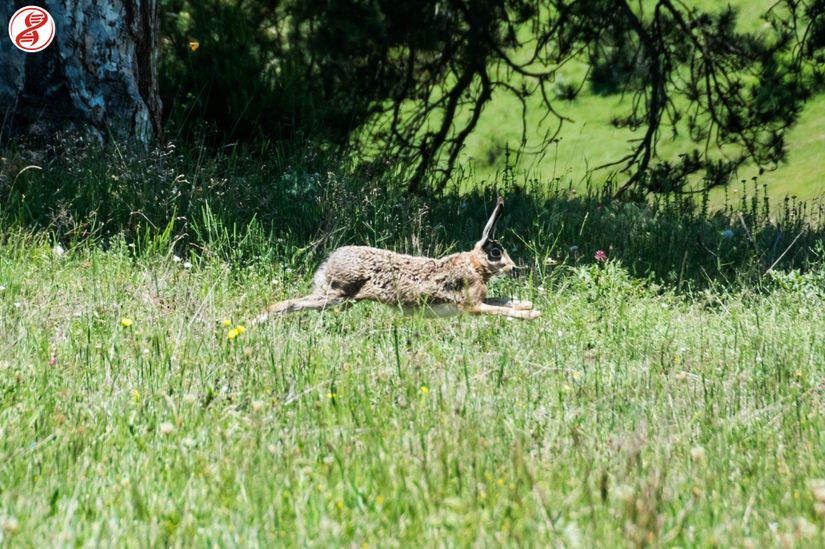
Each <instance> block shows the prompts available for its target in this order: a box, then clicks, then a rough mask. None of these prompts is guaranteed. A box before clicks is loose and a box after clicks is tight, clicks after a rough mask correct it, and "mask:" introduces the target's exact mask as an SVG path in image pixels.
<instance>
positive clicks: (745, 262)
mask: <svg viewBox="0 0 825 549" xmlns="http://www.w3.org/2000/svg"><path fill="white" fill-rule="evenodd" d="M27 166H29V168H26V167H27ZM31 166H37V168H31ZM399 173H400V172H399V171H397V170H393V169H392V167H388V166H371V167H367V168H360V169H352V166H350V165H349V164H348V163H347V162H346V161H343V162H342V161H341V160H340V159H335V158H330V157H329V156H328V155H324V154H321V153H319V152H318V151H316V150H314V149H313V148H311V147H305V148H296V149H290V150H279V151H278V152H276V153H267V154H265V155H256V157H255V158H247V157H245V156H244V155H243V154H241V153H240V152H238V151H235V150H229V151H228V152H226V153H224V154H220V155H217V156H211V157H206V156H204V154H203V152H202V151H184V152H179V151H176V150H175V149H174V147H171V146H170V147H167V148H166V149H164V150H158V151H156V152H154V153H153V154H151V155H149V156H143V157H132V156H124V155H121V154H119V153H118V152H117V151H107V150H99V149H91V148H78V147H66V148H64V149H63V150H55V151H53V152H51V153H50V154H49V155H48V156H46V155H44V157H42V158H36V157H30V156H29V157H26V156H25V155H24V154H19V155H15V154H11V155H9V157H8V158H7V159H5V160H4V161H3V163H2V165H1V166H0V208H2V209H1V210H0V221H2V222H3V225H5V226H7V227H8V226H17V227H25V228H27V229H34V230H45V231H48V232H50V233H51V234H52V235H53V236H54V238H55V239H56V240H59V241H61V242H63V243H64V244H65V245H68V246H72V245H78V244H79V243H86V242H94V243H97V244H100V245H103V246H108V245H110V244H111V243H112V242H113V240H115V239H118V240H120V241H122V240H125V241H126V242H128V243H130V244H132V245H133V249H134V253H135V254H146V253H157V252H161V253H169V252H170V251H171V250H174V251H175V253H178V254H179V255H188V256H191V257H193V258H195V259H198V258H202V257H215V258H218V259H220V260H223V261H227V262H229V263H230V264H232V265H234V266H246V265H249V264H250V263H256V262H270V263H280V264H283V265H288V266H290V267H293V268H299V269H305V270H306V271H307V273H308V275H309V273H310V272H311V271H312V269H313V267H314V265H315V263H316V262H317V261H320V259H321V258H322V256H323V255H324V254H326V253H327V252H328V251H329V250H330V249H332V248H334V247H336V246H339V245H342V244H368V245H374V246H380V247H385V248H389V249H394V250H397V251H401V252H407V253H413V254H423V255H441V254H445V253H449V252H453V251H459V250H462V249H467V248H468V247H470V246H472V244H473V243H474V242H475V240H477V239H478V237H479V236H480V234H481V229H482V227H483V226H484V222H485V221H486V219H487V216H488V213H489V211H490V208H491V207H492V204H493V203H494V200H495V197H496V195H498V194H501V195H503V196H504V197H505V199H506V205H505V214H504V217H503V218H502V221H501V222H500V224H499V229H498V237H499V239H500V240H501V241H502V243H503V244H504V245H505V247H507V248H508V249H509V250H510V252H511V256H512V257H513V258H514V259H515V261H516V262H517V263H521V264H522V265H525V266H529V267H531V268H532V269H533V271H534V272H535V273H537V274H538V275H539V276H543V275H544V274H546V272H547V270H548V269H549V267H548V265H549V264H550V263H554V262H555V263H556V264H559V263H562V264H580V263H587V262H592V261H595V259H594V255H595V253H596V251H597V250H603V251H604V252H606V254H607V256H608V257H609V258H610V259H613V260H620V261H621V262H622V264H623V265H625V266H626V267H627V269H628V270H629V272H630V273H631V274H632V275H633V276H636V277H639V278H645V279H652V280H655V281H656V282H659V283H663V284H666V285H669V286H674V287H677V288H690V289H697V288H703V287H707V286H709V285H714V284H723V285H726V286H733V285H738V284H750V283H753V282H756V281H758V280H759V279H760V278H761V277H762V276H763V275H764V273H765V272H767V271H768V270H770V269H775V270H790V269H799V270H802V271H804V270H807V269H810V268H812V267H813V266H814V265H815V264H821V262H822V261H823V244H822V242H823V238H825V204H823V202H822V201H819V202H815V203H813V204H807V205H806V204H801V203H795V202H792V201H790V200H786V201H785V202H784V203H782V204H778V205H777V204H771V203H769V201H768V199H767V196H766V195H764V194H763V195H761V196H760V193H759V189H758V186H756V184H755V182H754V183H753V184H752V185H751V186H752V189H750V193H748V192H746V191H747V190H748V189H747V188H746V187H744V186H743V187H742V189H741V194H739V195H738V196H739V197H740V200H739V203H738V204H737V205H736V208H733V207H729V208H727V209H726V210H725V211H720V212H715V213H709V212H708V211H707V205H706V204H707V202H706V200H705V201H703V200H702V197H699V200H697V199H696V197H694V196H665V197H658V198H656V199H655V200H654V201H653V202H652V203H633V202H623V201H616V200H611V199H608V198H603V197H598V196H593V195H591V196H576V195H575V194H573V193H572V191H567V190H563V189H559V188H557V187H547V186H544V185H542V184H541V183H539V182H535V181H534V182H530V183H529V184H528V185H526V186H524V185H517V184H515V183H513V182H507V183H501V182H497V183H493V184H490V185H489V186H488V188H487V190H485V191H479V192H474V193H471V194H468V195H462V196H457V195H447V196H443V197H437V198H426V197H416V196H412V197H411V196H409V195H406V194H404V193H403V192H402V190H401V189H403V187H404V185H403V181H402V180H401V178H400V176H399ZM749 185H750V184H749ZM705 198H706V197H705ZM0 232H7V231H0ZM0 238H5V237H4V236H3V235H2V234H0Z"/></svg>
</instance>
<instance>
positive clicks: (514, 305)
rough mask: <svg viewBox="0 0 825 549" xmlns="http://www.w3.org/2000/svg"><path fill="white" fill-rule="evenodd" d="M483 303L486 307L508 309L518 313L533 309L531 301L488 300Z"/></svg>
mask: <svg viewBox="0 0 825 549" xmlns="http://www.w3.org/2000/svg"><path fill="white" fill-rule="evenodd" d="M484 303H486V304H487V305H492V306H494V307H508V308H510V309H516V310H519V311H529V310H530V309H532V308H533V302H532V301H526V300H522V299H502V298H488V299H485V300H484Z"/></svg>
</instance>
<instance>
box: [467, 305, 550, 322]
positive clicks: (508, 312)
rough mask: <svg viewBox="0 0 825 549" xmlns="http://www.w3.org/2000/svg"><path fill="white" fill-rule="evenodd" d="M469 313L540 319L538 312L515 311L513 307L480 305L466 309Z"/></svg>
mask: <svg viewBox="0 0 825 549" xmlns="http://www.w3.org/2000/svg"><path fill="white" fill-rule="evenodd" d="M465 310H466V311H467V312H468V313H471V314H475V315H499V316H509V317H511V318H520V319H522V320H534V319H536V318H538V317H539V312H538V311H525V310H520V309H514V308H512V307H501V306H497V305H490V304H488V303H478V304H476V305H471V306H470V307H467V308H465Z"/></svg>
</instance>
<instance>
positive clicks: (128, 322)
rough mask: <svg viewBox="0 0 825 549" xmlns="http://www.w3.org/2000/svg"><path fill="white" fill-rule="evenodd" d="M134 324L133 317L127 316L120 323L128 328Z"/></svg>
mask: <svg viewBox="0 0 825 549" xmlns="http://www.w3.org/2000/svg"><path fill="white" fill-rule="evenodd" d="M132 324H133V322H132V319H130V318H126V317H125V316H124V317H123V318H121V319H120V325H121V326H123V327H124V328H128V327H130V326H131V325H132Z"/></svg>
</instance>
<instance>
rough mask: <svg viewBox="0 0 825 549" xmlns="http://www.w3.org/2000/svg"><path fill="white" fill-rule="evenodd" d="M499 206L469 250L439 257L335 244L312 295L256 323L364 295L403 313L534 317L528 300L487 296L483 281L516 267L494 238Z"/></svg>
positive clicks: (501, 201) (277, 307)
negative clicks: (424, 308)
mask: <svg viewBox="0 0 825 549" xmlns="http://www.w3.org/2000/svg"><path fill="white" fill-rule="evenodd" d="M503 209H504V199H503V198H499V199H498V202H497V203H496V207H495V209H494V210H493V214H492V215H491V216H490V219H489V220H488V221H487V225H486V226H485V227H484V232H483V233H482V234H481V240H479V241H478V242H476V245H475V246H474V247H473V249H472V250H470V251H469V252H461V253H457V254H452V255H448V256H446V257H442V258H441V259H432V258H429V257H416V256H411V255H402V254H398V253H395V252H391V251H388V250H381V249H378V248H370V247H367V246H344V247H341V248H338V249H337V250H335V251H334V252H332V255H330V256H329V258H328V259H327V260H326V261H325V262H324V263H323V264H322V265H321V266H320V267H319V268H318V270H317V271H316V272H315V277H314V284H313V290H312V293H311V294H310V295H308V296H305V297H299V298H297V299H288V300H286V301H281V302H280V303H275V304H274V305H271V306H270V307H269V308H268V309H267V310H266V311H265V312H264V313H263V314H262V315H261V316H259V317H258V319H257V322H262V321H264V320H266V319H267V318H268V316H269V315H270V314H283V313H289V312H293V311H301V310H303V309H326V308H328V307H337V306H339V305H344V304H346V303H350V302H352V301H360V300H363V299H371V300H373V301H378V302H381V303H385V304H387V305H396V306H398V305H400V306H401V307H402V308H403V309H404V311H405V312H410V311H411V310H413V309H415V308H416V307H418V306H429V307H430V308H431V309H432V311H433V312H435V313H436V314H437V315H447V314H454V313H461V312H464V313H471V314H489V315H504V316H509V317H513V318H521V319H534V318H537V317H538V316H539V313H538V311H533V310H531V309H532V308H533V304H532V303H530V302H529V301H516V300H507V299H487V282H488V281H489V280H490V279H491V278H492V277H494V276H496V275H499V274H503V273H508V272H510V271H512V270H513V268H514V267H515V265H514V264H513V261H512V260H511V259H510V256H508V255H507V252H506V251H505V250H504V248H502V247H501V244H499V243H498V242H497V241H495V240H493V234H494V232H495V229H496V222H497V221H498V218H499V217H501V212H502V210H503Z"/></svg>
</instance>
